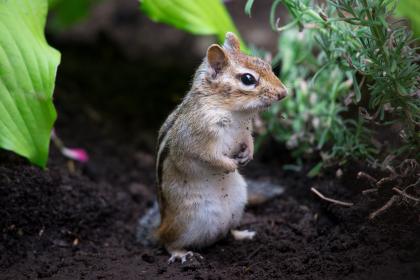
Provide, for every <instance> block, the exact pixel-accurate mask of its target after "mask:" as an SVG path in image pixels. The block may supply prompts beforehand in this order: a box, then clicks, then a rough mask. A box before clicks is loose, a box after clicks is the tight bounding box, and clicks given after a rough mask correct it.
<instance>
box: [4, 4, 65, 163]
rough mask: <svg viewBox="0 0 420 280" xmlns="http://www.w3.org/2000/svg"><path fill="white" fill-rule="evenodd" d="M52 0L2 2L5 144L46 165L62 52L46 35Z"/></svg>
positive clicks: (54, 115) (7, 147)
mask: <svg viewBox="0 0 420 280" xmlns="http://www.w3.org/2000/svg"><path fill="white" fill-rule="evenodd" d="M47 11H48V1H47V0H13V1H12V0H1V1H0V33H1V34H2V35H1V36H0V147H1V148H3V149H7V150H11V151H14V152H15V153H17V154H19V155H22V156H24V157H27V158H28V159H29V160H30V161H31V162H33V163H35V164H37V165H39V166H45V165H46V162H47V158H48V148H49V143H50V135H51V129H52V126H53V123H54V121H55V119H56V112H55V109H54V106H53V102H52V94H53V90H54V81H55V76H56V71H57V67H58V64H59V62H60V53H59V52H58V51H56V50H55V49H53V48H51V47H50V46H49V45H48V44H47V42H46V40H45V37H44V27H45V21H46V17H47Z"/></svg>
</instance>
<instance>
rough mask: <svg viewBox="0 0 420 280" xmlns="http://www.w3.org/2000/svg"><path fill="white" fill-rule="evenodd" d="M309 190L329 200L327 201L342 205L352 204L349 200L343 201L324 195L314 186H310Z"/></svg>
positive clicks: (349, 205)
mask: <svg viewBox="0 0 420 280" xmlns="http://www.w3.org/2000/svg"><path fill="white" fill-rule="evenodd" d="M311 191H312V192H313V193H315V194H316V195H317V196H319V197H320V198H321V199H323V200H326V201H329V202H331V203H334V204H338V205H342V206H346V207H351V206H353V205H354V204H353V203H351V202H344V201H340V200H336V199H332V198H329V197H326V196H324V195H323V194H322V193H320V192H319V191H318V190H317V189H315V188H314V187H312V188H311Z"/></svg>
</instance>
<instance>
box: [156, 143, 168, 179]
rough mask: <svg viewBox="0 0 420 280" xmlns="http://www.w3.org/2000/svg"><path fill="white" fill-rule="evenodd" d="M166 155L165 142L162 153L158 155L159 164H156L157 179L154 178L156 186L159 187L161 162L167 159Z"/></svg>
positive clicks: (166, 146) (166, 147)
mask: <svg viewBox="0 0 420 280" xmlns="http://www.w3.org/2000/svg"><path fill="white" fill-rule="evenodd" d="M168 153H169V147H168V142H166V145H165V146H164V147H163V149H162V152H161V153H160V156H159V162H158V165H157V178H156V180H157V184H158V186H160V184H161V183H162V169H163V162H164V160H165V159H166V158H167V157H168Z"/></svg>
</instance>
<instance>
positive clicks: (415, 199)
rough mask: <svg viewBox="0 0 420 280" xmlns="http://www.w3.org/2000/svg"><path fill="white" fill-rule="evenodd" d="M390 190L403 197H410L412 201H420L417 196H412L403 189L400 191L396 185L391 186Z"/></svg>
mask: <svg viewBox="0 0 420 280" xmlns="http://www.w3.org/2000/svg"><path fill="white" fill-rule="evenodd" d="M392 190H393V191H394V192H397V193H399V194H400V195H402V196H403V197H405V198H408V199H411V200H413V201H414V202H416V203H417V202H420V199H419V198H417V197H414V196H412V195H410V194H408V193H406V192H405V191H402V190H400V189H399V188H397V187H394V188H392Z"/></svg>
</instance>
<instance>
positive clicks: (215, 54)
mask: <svg viewBox="0 0 420 280" xmlns="http://www.w3.org/2000/svg"><path fill="white" fill-rule="evenodd" d="M207 61H208V63H209V64H210V66H211V68H213V70H214V71H215V72H216V73H219V72H220V71H222V70H223V68H225V67H226V65H227V64H228V57H227V55H226V53H225V51H224V50H223V49H222V47H220V46H219V45H216V44H213V45H211V46H210V47H209V48H208V49H207Z"/></svg>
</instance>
